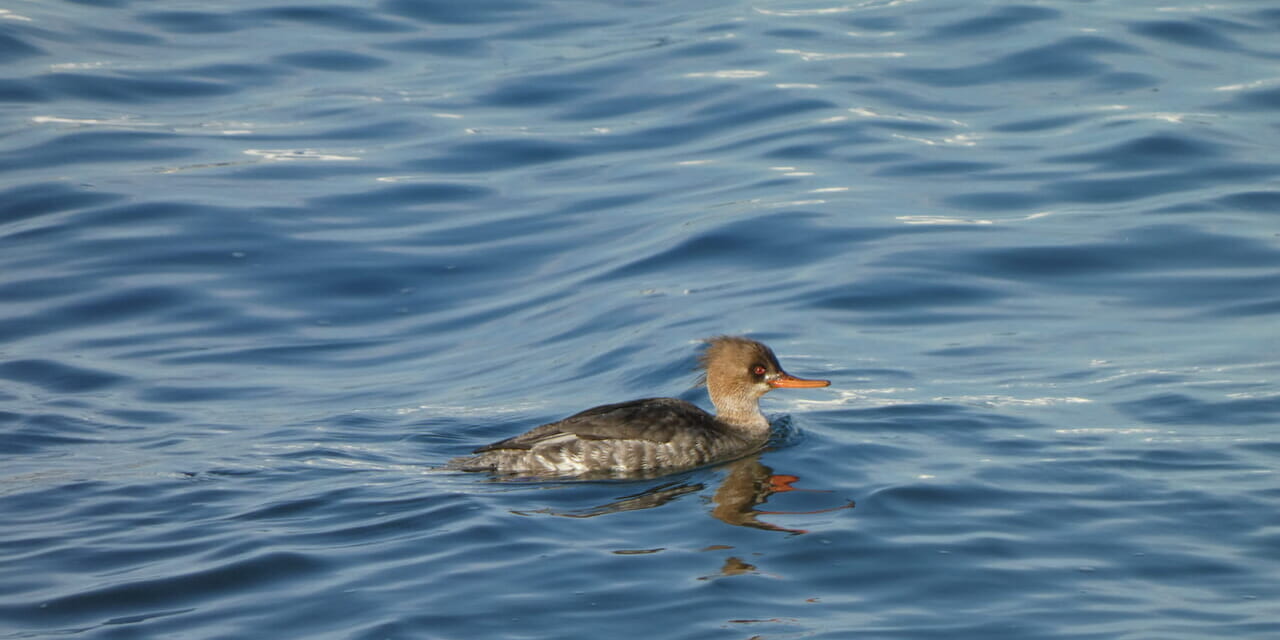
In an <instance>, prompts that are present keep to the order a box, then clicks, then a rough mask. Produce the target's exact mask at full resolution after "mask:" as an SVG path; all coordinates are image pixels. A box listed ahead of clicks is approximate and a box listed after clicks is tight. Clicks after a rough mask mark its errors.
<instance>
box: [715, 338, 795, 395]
mask: <svg viewBox="0 0 1280 640" xmlns="http://www.w3.org/2000/svg"><path fill="white" fill-rule="evenodd" d="M703 342H706V343H707V348H706V349H704V350H703V351H702V353H700V354H698V368H699V369H701V370H702V374H701V375H699V376H698V380H697V382H696V383H695V385H696V386H703V385H706V384H707V367H709V366H711V363H712V361H714V360H716V359H717V358H720V357H721V356H722V355H724V354H729V353H734V352H739V353H741V354H742V355H741V357H739V358H734V360H736V361H739V362H750V361H763V362H768V363H770V364H772V365H773V366H774V368H776V369H779V370H781V369H782V366H781V365H779V364H778V358H777V357H776V356H774V355H773V350H772V349H770V348H769V347H766V346H765V345H763V344H761V343H759V342H756V341H755V340H752V339H750V338H743V337H741V336H715V337H713V338H707V339H706V340H704V341H703Z"/></svg>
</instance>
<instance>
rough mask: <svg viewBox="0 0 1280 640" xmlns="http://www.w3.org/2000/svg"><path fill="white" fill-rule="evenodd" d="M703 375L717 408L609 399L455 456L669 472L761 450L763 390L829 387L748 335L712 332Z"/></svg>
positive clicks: (509, 464)
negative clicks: (791, 368)
mask: <svg viewBox="0 0 1280 640" xmlns="http://www.w3.org/2000/svg"><path fill="white" fill-rule="evenodd" d="M705 343H706V348H705V349H704V350H703V352H702V353H701V354H700V355H699V357H698V363H699V367H700V368H701V369H702V370H703V373H702V378H701V379H700V382H702V383H704V384H705V385H706V387H707V393H708V395H709V396H710V398H711V404H713V405H714V406H715V414H714V415H713V414H711V413H708V412H707V411H704V410H703V409H702V408H700V407H698V406H697V405H695V404H693V403H690V402H686V401H684V400H680V399H678V398H643V399H640V400H631V401H629V402H619V403H616V404H606V405H601V406H598V407H593V408H591V409H587V410H586V411H582V412H579V413H575V414H573V415H571V416H569V417H567V418H564V419H563V420H558V421H556V422H550V423H547V424H544V425H540V426H537V427H534V428H532V429H530V430H528V431H526V432H524V433H522V434H520V435H517V436H513V437H510V438H507V439H505V440H499V441H497V442H492V443H489V444H486V445H484V446H482V447H478V448H476V449H475V450H473V451H472V455H470V456H463V457H459V458H454V459H453V460H451V461H450V463H449V466H450V467H451V468H453V469H456V470H460V471H487V472H491V473H495V474H507V475H522V476H534V477H551V476H555V477H563V476H584V475H593V476H599V475H619V474H621V475H645V476H654V475H663V474H666V473H671V472H676V471H680V470H686V469H692V468H696V467H701V466H704V465H708V464H712V463H717V462H725V461H729V460H733V459H737V458H740V457H743V456H746V455H749V454H751V453H755V452H757V451H759V450H761V449H762V448H764V446H765V445H766V444H767V443H768V442H769V437H770V434H771V428H770V425H769V421H768V419H766V418H765V416H764V414H763V413H761V412H760V398H761V397H762V396H764V394H766V393H768V392H770V391H772V390H774V389H805V388H817V387H826V386H828V385H830V384H831V382H830V381H829V380H817V379H807V378H798V377H796V376H793V375H791V374H789V373H787V372H786V371H785V370H784V369H783V368H782V365H781V364H779V363H778V358H777V356H775V355H774V353H773V350H772V349H770V348H769V347H768V346H766V345H765V344H763V343H761V342H758V341H756V340H752V339H750V338H746V337H742V336H716V337H713V338H709V339H707V340H705Z"/></svg>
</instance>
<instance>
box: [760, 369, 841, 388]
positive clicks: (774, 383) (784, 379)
mask: <svg viewBox="0 0 1280 640" xmlns="http://www.w3.org/2000/svg"><path fill="white" fill-rule="evenodd" d="M830 384H831V381H830V380H810V379H808V378H797V377H795V376H793V375H791V374H789V373H784V374H782V375H779V376H778V377H776V378H774V379H772V380H770V381H769V386H771V387H773V388H774V389H808V388H811V387H825V386H827V385H830Z"/></svg>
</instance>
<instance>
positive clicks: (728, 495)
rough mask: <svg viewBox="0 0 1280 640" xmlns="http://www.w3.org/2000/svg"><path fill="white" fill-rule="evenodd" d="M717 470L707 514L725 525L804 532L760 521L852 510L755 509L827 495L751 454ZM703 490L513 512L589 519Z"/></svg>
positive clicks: (671, 489) (681, 486)
mask: <svg viewBox="0 0 1280 640" xmlns="http://www.w3.org/2000/svg"><path fill="white" fill-rule="evenodd" d="M720 469H722V470H725V471H727V472H728V473H726V474H725V477H724V480H723V481H721V482H720V486H719V487H718V488H717V489H716V492H715V494H714V495H713V496H712V497H711V501H712V503H714V504H715V507H714V508H713V509H712V510H711V515H712V516H714V517H715V518H716V519H717V520H720V521H721V522H724V523H726V524H731V525H734V526H739V527H752V528H755V529H764V530H766V531H781V532H785V533H791V534H800V533H808V531H807V530H805V529H790V528H787V527H782V526H779V525H776V524H773V523H770V522H766V521H764V520H761V519H760V516H762V515H764V516H768V515H807V514H817V513H828V512H832V511H840V510H843V509H852V508H853V507H854V502H853V501H852V500H847V501H844V502H842V503H841V504H839V505H837V506H834V507H828V508H825V509H817V510H812V511H767V510H760V509H756V507H757V506H759V505H762V504H764V503H765V502H766V501H768V500H769V496H772V495H773V494H775V493H786V492H791V491H805V492H812V493H830V492H829V491H825V490H816V489H799V488H796V487H793V486H792V484H793V483H795V482H797V481H798V480H799V478H798V477H797V476H792V475H782V474H775V473H774V472H773V469H770V468H769V467H767V466H765V465H764V464H763V463H761V462H760V454H755V455H752V456H748V457H746V458H742V459H740V460H735V461H733V462H729V463H726V464H724V465H722V466H721V467H720ZM706 488H707V485H706V483H704V482H686V481H680V480H677V481H673V482H667V483H663V484H660V485H657V486H655V487H652V488H650V489H647V490H645V491H643V492H641V493H636V494H632V495H628V496H623V497H621V498H618V499H617V500H614V501H611V502H608V503H605V504H602V505H599V506H595V507H589V508H586V509H575V510H571V511H559V510H555V509H550V508H547V509H538V510H534V511H514V512H513V513H516V514H517V515H532V514H543V515H552V516H559V517H562V518H593V517H595V516H601V515H605V514H609V513H619V512H622V511H638V510H640V509H652V508H654V507H660V506H662V505H664V504H667V503H668V502H671V501H672V500H675V499H676V498H679V497H681V496H684V495H687V494H690V493H697V492H699V491H702V490H704V489H706Z"/></svg>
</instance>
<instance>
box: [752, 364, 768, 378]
mask: <svg viewBox="0 0 1280 640" xmlns="http://www.w3.org/2000/svg"><path fill="white" fill-rule="evenodd" d="M751 372H752V373H754V374H756V375H758V376H762V375H764V372H765V368H764V367H762V366H760V365H756V368H754V369H752V370H751Z"/></svg>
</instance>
